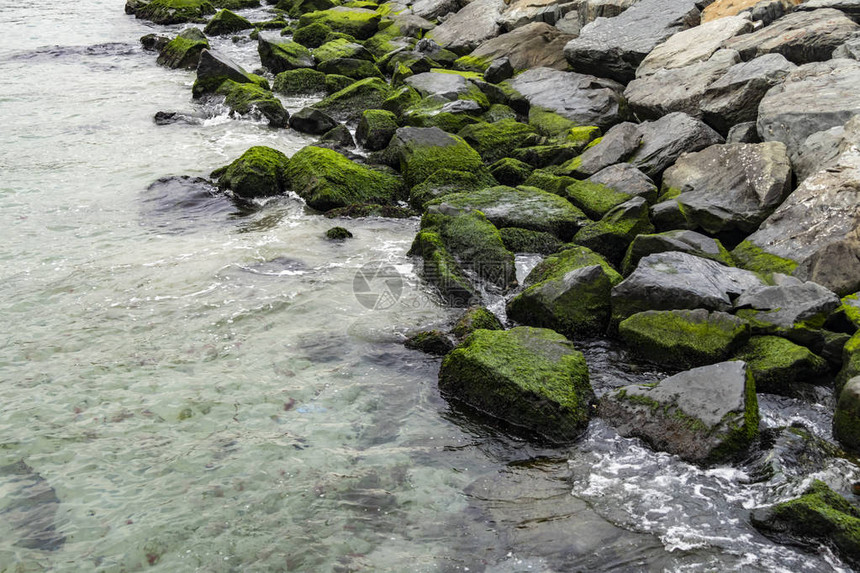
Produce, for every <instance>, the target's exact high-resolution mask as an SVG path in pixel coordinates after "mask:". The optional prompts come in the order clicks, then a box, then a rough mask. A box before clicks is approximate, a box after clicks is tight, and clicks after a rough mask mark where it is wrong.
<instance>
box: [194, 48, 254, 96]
mask: <svg viewBox="0 0 860 573" xmlns="http://www.w3.org/2000/svg"><path fill="white" fill-rule="evenodd" d="M224 80H233V81H234V82H236V83H239V84H246V83H256V82H255V81H254V79H253V78H251V76H250V74H248V72H246V71H245V70H244V69H242V67H241V66H240V65H239V64H237V63H235V62H233V61H232V60H231V59H230V58H228V57H226V56H224V55H222V54H214V53H213V52H211V51H210V50H203V51H202V52H201V53H200V61H199V62H198V63H197V81H196V82H195V83H194V87H193V88H192V90H191V91H192V94H193V96H194V97H200V96H202V95H204V94H207V93H213V92H214V91H215V90H217V89H218V86H220V85H221V82H223V81H224Z"/></svg>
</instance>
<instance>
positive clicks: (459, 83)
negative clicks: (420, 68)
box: [404, 72, 469, 101]
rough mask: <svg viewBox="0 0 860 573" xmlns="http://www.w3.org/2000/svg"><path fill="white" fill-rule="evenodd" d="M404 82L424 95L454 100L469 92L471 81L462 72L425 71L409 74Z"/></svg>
mask: <svg viewBox="0 0 860 573" xmlns="http://www.w3.org/2000/svg"><path fill="white" fill-rule="evenodd" d="M404 83H405V84H406V85H408V86H409V87H411V88H413V89H415V90H416V91H417V92H418V93H419V94H421V96H422V97H433V98H436V99H439V100H443V101H454V100H456V99H457V98H458V97H459V96H461V95H464V94H466V93H468V92H469V82H468V81H467V80H466V78H465V77H463V76H461V75H460V74H443V73H436V72H424V73H420V74H415V75H413V76H409V77H408V78H406V79H405V80H404Z"/></svg>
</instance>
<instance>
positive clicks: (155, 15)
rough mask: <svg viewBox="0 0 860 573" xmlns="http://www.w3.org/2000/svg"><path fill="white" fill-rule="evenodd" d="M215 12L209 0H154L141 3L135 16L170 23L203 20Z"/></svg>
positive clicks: (159, 22)
mask: <svg viewBox="0 0 860 573" xmlns="http://www.w3.org/2000/svg"><path fill="white" fill-rule="evenodd" d="M214 13H215V7H214V6H212V4H210V3H209V1H208V0H152V2H147V3H145V4H139V5H138V6H137V7H136V9H135V10H134V17H135V18H140V19H142V20H151V21H152V22H154V23H155V24H161V25H168V24H182V23H184V22H201V21H203V18H204V17H205V16H208V15H209V14H214Z"/></svg>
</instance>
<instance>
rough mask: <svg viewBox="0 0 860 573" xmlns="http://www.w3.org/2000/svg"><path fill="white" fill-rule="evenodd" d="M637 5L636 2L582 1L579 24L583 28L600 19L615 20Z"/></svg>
mask: <svg viewBox="0 0 860 573" xmlns="http://www.w3.org/2000/svg"><path fill="white" fill-rule="evenodd" d="M635 3H636V0H582V1H581V2H580V4H579V9H578V15H579V23H580V24H581V25H583V26H585V25H586V24H588V23H589V22H594V21H595V20H597V19H598V18H614V17H615V16H618V15H619V14H621V13H622V12H624V11H625V10H627V9H628V8H630V7H631V6H633V4H635Z"/></svg>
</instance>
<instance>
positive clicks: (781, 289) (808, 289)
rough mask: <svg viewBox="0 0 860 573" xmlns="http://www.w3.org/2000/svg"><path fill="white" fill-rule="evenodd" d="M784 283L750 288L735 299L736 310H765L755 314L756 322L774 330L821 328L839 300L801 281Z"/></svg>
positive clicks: (813, 285) (829, 293) (829, 292)
mask: <svg viewBox="0 0 860 573" xmlns="http://www.w3.org/2000/svg"><path fill="white" fill-rule="evenodd" d="M785 283H786V284H781V285H777V286H757V287H753V288H750V289H749V290H747V291H746V292H744V293H743V294H742V295H740V296H739V297H738V298H737V300H735V305H734V306H735V309H743V308H751V309H754V310H759V311H764V312H760V313H757V314H756V320H757V321H760V322H765V323H768V324H772V325H774V326H777V327H782V328H791V327H792V326H795V325H810V326H813V325H814V326H818V327H820V326H821V325H822V324H824V321H825V320H826V319H827V317H828V316H829V315H830V313H832V312H833V311H834V310H836V309H837V308H838V307H839V305H840V302H841V301H840V300H839V297H838V296H836V295H835V294H834V293H833V292H831V291H829V290H827V289H826V288H824V287H823V286H821V285H819V284H816V283H814V282H805V283H801V282H800V281H785Z"/></svg>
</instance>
